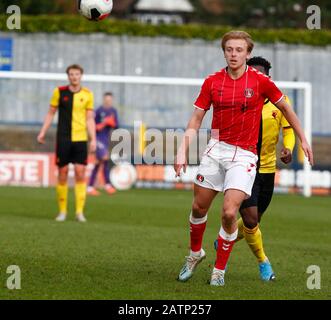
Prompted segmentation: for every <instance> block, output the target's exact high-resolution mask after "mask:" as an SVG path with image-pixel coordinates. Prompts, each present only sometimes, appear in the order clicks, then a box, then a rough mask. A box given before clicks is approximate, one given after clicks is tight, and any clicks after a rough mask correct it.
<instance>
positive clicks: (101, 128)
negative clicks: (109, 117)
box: [95, 122, 106, 131]
mask: <svg viewBox="0 0 331 320" xmlns="http://www.w3.org/2000/svg"><path fill="white" fill-rule="evenodd" d="M105 126H106V124H105V123H103V122H102V123H98V124H97V125H96V126H95V128H96V130H97V131H101V130H103V128H104V127H105Z"/></svg>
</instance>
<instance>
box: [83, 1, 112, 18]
mask: <svg viewBox="0 0 331 320" xmlns="http://www.w3.org/2000/svg"><path fill="white" fill-rule="evenodd" d="M112 9H113V0H78V10H79V12H80V13H81V14H82V15H83V16H84V17H85V18H87V19H89V20H94V21H99V20H103V19H105V18H107V17H108V16H109V15H110V13H111V10H112Z"/></svg>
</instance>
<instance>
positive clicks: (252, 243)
mask: <svg viewBox="0 0 331 320" xmlns="http://www.w3.org/2000/svg"><path fill="white" fill-rule="evenodd" d="M244 235H245V239H246V241H247V244H248V245H249V247H250V248H251V250H252V252H253V254H254V255H255V257H256V258H257V260H258V261H259V262H263V261H265V260H266V259H267V257H266V255H265V253H264V250H263V241H262V233H261V230H260V228H259V225H257V226H256V227H255V228H254V229H248V228H246V227H245V226H244Z"/></svg>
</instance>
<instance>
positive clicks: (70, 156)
mask: <svg viewBox="0 0 331 320" xmlns="http://www.w3.org/2000/svg"><path fill="white" fill-rule="evenodd" d="M69 163H74V164H75V163H77V164H83V165H87V142H86V141H78V142H72V141H68V140H58V141H57V143H56V165H57V166H58V167H60V168H61V167H64V166H66V165H68V164H69Z"/></svg>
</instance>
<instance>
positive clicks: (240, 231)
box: [236, 218, 245, 242]
mask: <svg viewBox="0 0 331 320" xmlns="http://www.w3.org/2000/svg"><path fill="white" fill-rule="evenodd" d="M237 224H238V236H237V239H236V242H238V241H240V240H241V239H244V238H245V236H244V221H243V219H242V218H239V219H238V220H237Z"/></svg>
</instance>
